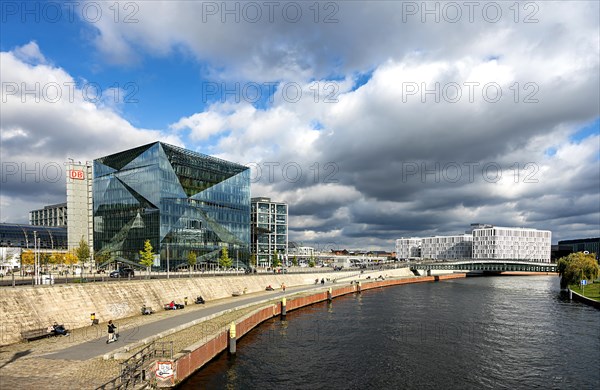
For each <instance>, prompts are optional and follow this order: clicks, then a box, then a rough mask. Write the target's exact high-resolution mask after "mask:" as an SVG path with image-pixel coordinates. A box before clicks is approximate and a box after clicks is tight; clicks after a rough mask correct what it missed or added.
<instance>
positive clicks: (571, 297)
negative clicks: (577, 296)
mask: <svg viewBox="0 0 600 390" xmlns="http://www.w3.org/2000/svg"><path fill="white" fill-rule="evenodd" d="M569 299H571V300H572V299H573V291H571V289H569Z"/></svg>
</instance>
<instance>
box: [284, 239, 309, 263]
mask: <svg viewBox="0 0 600 390" xmlns="http://www.w3.org/2000/svg"><path fill="white" fill-rule="evenodd" d="M288 252H289V260H290V261H291V260H292V259H293V258H294V257H295V258H296V260H298V261H299V262H305V263H306V262H308V261H309V260H310V259H311V258H314V256H315V248H313V247H311V246H298V245H296V244H292V243H291V242H290V243H289V248H288Z"/></svg>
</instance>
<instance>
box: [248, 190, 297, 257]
mask: <svg viewBox="0 0 600 390" xmlns="http://www.w3.org/2000/svg"><path fill="white" fill-rule="evenodd" d="M251 220H252V253H253V254H254V255H255V256H256V261H257V264H258V265H260V266H270V265H272V261H273V255H275V253H277V256H278V258H279V259H280V260H281V261H282V262H285V261H287V260H288V205H287V204H286V203H282V202H273V201H271V198H264V197H260V198H252V213H251Z"/></svg>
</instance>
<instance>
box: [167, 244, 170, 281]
mask: <svg viewBox="0 0 600 390" xmlns="http://www.w3.org/2000/svg"><path fill="white" fill-rule="evenodd" d="M169 268H170V267H169V243H168V242H167V279H169Z"/></svg>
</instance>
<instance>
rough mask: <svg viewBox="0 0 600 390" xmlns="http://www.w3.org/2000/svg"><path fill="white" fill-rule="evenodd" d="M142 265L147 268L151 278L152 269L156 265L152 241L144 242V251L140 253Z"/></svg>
mask: <svg viewBox="0 0 600 390" xmlns="http://www.w3.org/2000/svg"><path fill="white" fill-rule="evenodd" d="M140 264H141V265H143V266H145V267H146V269H147V270H148V277H149V276H150V267H152V264H154V252H153V248H152V244H150V240H146V241H144V250H143V251H140Z"/></svg>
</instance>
